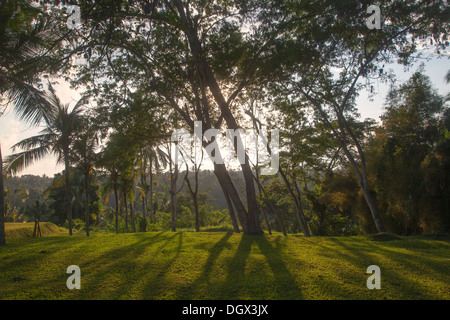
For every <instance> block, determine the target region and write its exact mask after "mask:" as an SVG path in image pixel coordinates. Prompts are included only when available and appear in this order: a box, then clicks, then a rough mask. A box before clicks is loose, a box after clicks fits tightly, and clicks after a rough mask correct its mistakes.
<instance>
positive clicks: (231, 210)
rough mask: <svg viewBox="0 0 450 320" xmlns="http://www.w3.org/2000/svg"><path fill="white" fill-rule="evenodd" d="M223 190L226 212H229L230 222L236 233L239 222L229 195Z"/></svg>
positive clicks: (238, 231)
mask: <svg viewBox="0 0 450 320" xmlns="http://www.w3.org/2000/svg"><path fill="white" fill-rule="evenodd" d="M223 192H224V196H225V201H226V202H227V207H228V212H229V214H230V219H231V224H232V225H233V230H234V232H236V233H240V232H241V230H239V224H238V222H237V220H236V214H235V213H234V208H233V203H232V202H231V200H230V196H229V195H228V193H226V192H225V191H223Z"/></svg>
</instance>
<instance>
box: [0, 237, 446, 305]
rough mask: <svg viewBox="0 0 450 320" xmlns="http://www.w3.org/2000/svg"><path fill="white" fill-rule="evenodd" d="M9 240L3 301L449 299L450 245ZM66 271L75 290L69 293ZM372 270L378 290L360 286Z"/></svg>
mask: <svg viewBox="0 0 450 320" xmlns="http://www.w3.org/2000/svg"><path fill="white" fill-rule="evenodd" d="M8 243H9V244H8V245H7V246H6V247H3V248H0V299H450V292H449V283H450V263H449V262H450V239H448V238H447V239H441V240H433V239H424V238H402V239H401V240H393V241H372V240H370V239H368V238H366V237H313V238H309V239H307V238H304V237H300V236H289V237H283V236H264V237H258V236H242V235H239V234H231V233H198V234H197V233H191V232H180V233H171V232H153V233H140V234H139V233H138V234H119V235H114V234H98V235H94V236H91V237H89V238H86V237H83V236H73V237H69V236H53V237H44V238H38V239H29V238H28V239H16V240H10V241H9V242H8ZM72 264H75V265H78V266H80V268H81V290H68V289H67V287H66V280H67V278H68V276H69V275H68V274H66V268H67V267H68V266H69V265H72ZM372 264H375V265H378V266H379V267H380V268H381V290H369V289H367V287H366V280H367V278H368V275H366V274H365V272H366V269H367V267H368V266H369V265H372ZM15 277H20V278H21V279H25V280H21V281H17V279H16V280H14V278H15Z"/></svg>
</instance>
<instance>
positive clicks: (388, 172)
mask: <svg viewBox="0 0 450 320" xmlns="http://www.w3.org/2000/svg"><path fill="white" fill-rule="evenodd" d="M444 111H445V108H444V99H443V98H442V97H441V96H440V95H438V94H437V92H436V91H435V90H434V89H433V88H432V86H431V82H430V79H429V78H428V77H426V76H424V75H423V74H422V73H421V72H420V71H419V72H416V73H414V74H413V75H412V76H411V78H410V79H409V80H408V81H407V82H406V83H404V84H402V85H401V86H399V87H398V88H393V89H392V90H391V91H390V93H389V94H388V97H387V99H386V109H385V112H384V114H383V115H382V116H381V119H382V124H381V126H379V127H378V128H376V140H375V141H374V143H373V155H372V156H373V157H374V159H373V164H372V168H373V169H372V170H373V171H374V172H373V174H374V176H375V177H376V179H377V185H378V187H377V193H378V194H379V195H380V199H381V200H380V203H381V205H382V207H384V208H385V211H386V215H387V217H388V218H389V222H390V229H392V230H393V231H395V232H397V233H402V234H419V233H422V232H423V231H424V230H426V229H428V230H430V229H433V228H436V225H437V224H436V223H435V222H433V221H436V220H442V219H441V217H440V216H441V215H443V216H445V213H444V212H445V211H448V209H445V207H446V204H445V202H446V200H445V194H446V193H447V192H448V190H447V188H446V187H445V186H446V185H447V184H448V182H446V174H445V173H443V174H442V175H441V176H440V177H438V176H437V172H440V171H441V170H442V169H443V168H444V167H445V166H446V163H445V162H446V161H445V159H446V155H445V153H446V152H445V148H444V149H440V150H439V148H438V146H439V145H440V146H444V145H445V142H446V138H445V133H444V131H445V118H444V117H443V116H444V114H445V113H444ZM441 143H443V144H441ZM438 150H439V151H438ZM438 154H440V157H439V156H438ZM438 158H440V159H441V160H443V161H442V162H441V161H438ZM441 166H442V167H441ZM442 172H443V171H442ZM432 181H433V182H432ZM438 181H439V183H440V186H439V187H438V186H437V185H436V184H435V183H436V182H438ZM438 204H439V205H438ZM441 204H442V205H441ZM436 205H437V206H436ZM431 208H434V209H431ZM443 220H445V219H443ZM440 224H441V225H444V224H443V223H440Z"/></svg>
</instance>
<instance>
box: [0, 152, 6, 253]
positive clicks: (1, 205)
mask: <svg viewBox="0 0 450 320" xmlns="http://www.w3.org/2000/svg"><path fill="white" fill-rule="evenodd" d="M0 169H3V158H2V145H1V144H0ZM5 245H6V232H5V187H4V183H3V173H2V172H0V246H5Z"/></svg>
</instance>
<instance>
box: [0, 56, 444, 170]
mask: <svg viewBox="0 0 450 320" xmlns="http://www.w3.org/2000/svg"><path fill="white" fill-rule="evenodd" d="M424 64H425V68H424V73H425V74H426V75H427V76H428V77H430V79H431V82H432V84H433V86H434V88H435V89H436V90H437V91H438V93H439V94H440V95H442V96H445V95H446V94H448V93H449V92H450V84H447V83H446V82H445V79H444V77H445V75H446V73H447V72H448V70H450V60H449V59H448V57H445V58H441V59H436V58H435V59H432V60H431V61H428V62H424ZM418 67H419V63H417V64H415V65H413V66H412V67H410V68H409V71H405V70H404V68H403V67H401V66H396V65H393V66H392V69H393V70H394V72H395V74H396V76H397V80H398V84H400V83H403V82H406V81H407V80H408V79H409V77H410V76H411V74H412V73H414V72H415V71H417V70H418ZM55 89H56V93H57V95H58V97H59V98H60V100H61V101H62V103H65V104H66V103H69V104H70V105H71V106H73V105H75V103H76V102H77V101H78V99H79V98H80V94H79V93H77V92H76V91H73V90H71V89H70V88H69V86H68V85H67V84H65V83H60V84H59V85H56V86H55ZM375 91H376V95H375V96H374V97H372V99H369V94H368V93H367V92H364V91H362V92H360V95H359V97H358V98H357V106H358V109H359V112H360V114H361V119H366V118H372V119H375V120H377V121H378V120H379V116H380V115H381V114H382V113H383V104H384V101H385V97H386V94H387V92H388V91H389V87H388V86H387V85H385V84H377V85H375ZM39 131H40V129H39V128H35V127H30V126H29V125H28V124H26V123H25V122H24V121H21V120H19V119H18V117H17V116H16V114H15V113H14V111H13V110H10V109H9V110H7V111H6V113H5V114H4V115H3V116H1V117H0V144H1V150H2V155H3V158H5V157H6V156H8V155H10V154H11V153H12V151H11V146H13V145H14V144H15V143H17V142H19V141H20V140H22V139H24V138H27V137H31V136H33V135H36V134H38V133H39ZM62 170H63V165H62V164H57V162H56V157H55V156H48V157H46V158H44V159H41V160H40V161H38V162H35V164H33V165H31V166H29V167H28V168H26V169H25V170H23V171H22V172H21V173H20V174H19V175H25V174H33V175H40V176H42V175H44V174H45V175H47V176H49V177H53V175H54V174H55V173H58V172H61V171H62Z"/></svg>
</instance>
